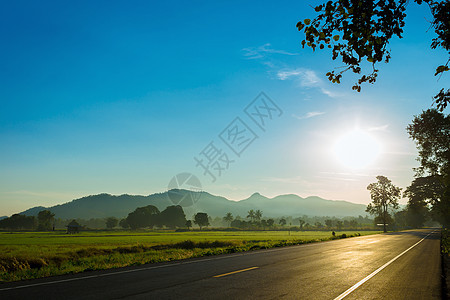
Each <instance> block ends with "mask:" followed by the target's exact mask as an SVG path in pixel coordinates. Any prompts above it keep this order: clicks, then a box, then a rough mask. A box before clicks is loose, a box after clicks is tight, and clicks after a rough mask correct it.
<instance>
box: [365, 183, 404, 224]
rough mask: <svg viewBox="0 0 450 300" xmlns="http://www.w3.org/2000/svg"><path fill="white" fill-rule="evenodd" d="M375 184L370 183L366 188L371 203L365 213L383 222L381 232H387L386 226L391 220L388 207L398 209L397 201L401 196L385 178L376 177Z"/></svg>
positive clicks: (397, 188)
mask: <svg viewBox="0 0 450 300" xmlns="http://www.w3.org/2000/svg"><path fill="white" fill-rule="evenodd" d="M377 180H378V181H377V182H375V183H371V184H369V185H368V186H367V189H368V190H369V191H370V197H371V198H372V203H370V204H369V205H368V206H367V208H366V211H367V212H368V213H370V214H372V215H375V216H376V217H377V219H380V220H382V222H383V231H384V232H387V228H386V225H387V223H388V220H390V219H391V217H390V215H389V211H388V209H389V207H392V208H394V209H397V208H398V199H400V196H401V193H400V191H401V189H400V188H399V187H396V186H395V185H393V184H392V182H391V181H390V180H389V179H388V178H387V177H385V176H377Z"/></svg>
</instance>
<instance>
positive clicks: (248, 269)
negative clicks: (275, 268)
mask: <svg viewBox="0 0 450 300" xmlns="http://www.w3.org/2000/svg"><path fill="white" fill-rule="evenodd" d="M254 269H259V267H251V268H247V269H242V270H237V271H233V272H230V273H225V274H220V275H216V276H213V277H214V278H219V277H223V276H228V275H231V274H236V273H241V272H245V271H250V270H254Z"/></svg>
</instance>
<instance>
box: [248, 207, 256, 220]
mask: <svg viewBox="0 0 450 300" xmlns="http://www.w3.org/2000/svg"><path fill="white" fill-rule="evenodd" d="M247 218H248V219H250V221H252V222H253V221H254V220H255V211H254V210H253V209H250V210H249V211H248V215H247Z"/></svg>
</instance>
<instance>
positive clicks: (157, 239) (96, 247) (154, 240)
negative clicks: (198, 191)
mask: <svg viewBox="0 0 450 300" xmlns="http://www.w3.org/2000/svg"><path fill="white" fill-rule="evenodd" d="M374 233H379V232H375V231H371V232H367V231H366V232H362V234H363V235H367V234H374ZM359 235H361V234H360V233H358V232H349V231H346V232H337V233H336V237H333V236H331V234H330V232H303V233H296V234H292V235H286V233H285V232H239V233H226V234H224V233H223V232H205V233H202V232H197V233H176V232H171V233H167V232H164V233H158V232H127V233H124V232H104V233H98V232H96V233H89V232H83V233H81V234H78V235H70V236H68V235H65V234H63V233H59V234H58V233H2V234H0V282H8V281H17V280H25V279H33V278H41V277H48V276H54V275H62V274H73V273H79V272H85V271H92V270H104V269H111V268H119V267H126V266H133V265H141V264H147V263H156V262H166V261H173V260H180V259H187V258H194V257H201V256H210V255H218V254H224V253H235V252H243V251H251V250H257V249H267V248H274V247H283V246H290V245H299V244H305V243H312V242H319V241H327V240H332V239H339V238H345V237H352V236H359Z"/></svg>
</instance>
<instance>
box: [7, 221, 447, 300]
mask: <svg viewBox="0 0 450 300" xmlns="http://www.w3.org/2000/svg"><path fill="white" fill-rule="evenodd" d="M439 237H440V232H439V230H438V229H423V230H411V231H403V232H398V233H389V234H378V235H371V236H363V237H355V238H349V239H341V240H335V241H329V242H323V243H314V244H306V245H299V246H291V247H284V248H274V249H267V250H258V251H252V252H246V253H234V254H229V255H221V256H211V257H203V258H198V259H190V260H185V261H179V262H171V263H161V264H151V265H144V266H138V267H129V268H121V269H116V270H107V271H97V272H88V273H82V274H76V275H65V276H57V277H51V278H45V279H38V280H30V281H22V282H15V283H5V284H1V285H0V299H64V300H66V299H181V298H183V299H257V298H259V299H279V298H285V299H344V298H345V299H441V268H440V255H439Z"/></svg>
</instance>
